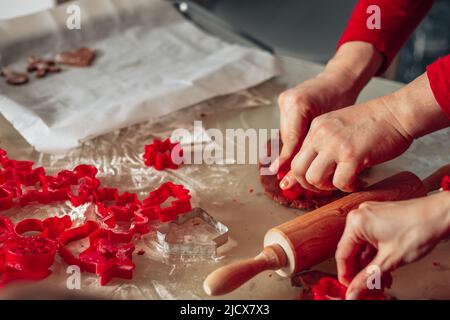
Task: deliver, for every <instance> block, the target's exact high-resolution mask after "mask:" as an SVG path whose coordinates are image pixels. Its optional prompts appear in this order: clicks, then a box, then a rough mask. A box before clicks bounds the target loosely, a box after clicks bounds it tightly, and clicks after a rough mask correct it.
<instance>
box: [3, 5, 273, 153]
mask: <svg viewBox="0 0 450 320" xmlns="http://www.w3.org/2000/svg"><path fill="white" fill-rule="evenodd" d="M77 3H79V5H80V8H81V14H82V15H81V17H82V24H81V30H68V29H67V28H66V27H65V19H66V18H67V16H68V15H67V14H66V12H65V11H64V10H63V9H64V7H63V8H59V9H54V10H50V11H47V12H44V13H40V14H36V15H34V16H31V17H26V18H19V19H15V20H13V21H9V22H3V23H1V24H0V52H2V61H1V64H2V66H12V67H13V68H15V69H17V70H24V68H25V63H26V59H27V57H28V56H29V55H31V54H39V55H44V56H46V57H52V56H53V55H54V54H56V53H58V52H59V51H61V50H69V49H74V48H77V47H79V46H89V47H91V48H93V49H95V50H96V51H97V52H98V53H99V54H98V57H97V59H96V60H95V62H94V65H93V66H92V67H90V68H64V71H63V72H61V73H59V74H51V75H49V76H47V77H46V78H44V79H34V76H32V81H31V82H30V83H29V84H27V85H24V86H20V87H12V86H9V85H7V84H6V83H5V82H4V81H0V112H1V113H2V114H3V115H4V116H5V118H7V119H8V120H9V121H10V122H11V123H12V124H13V125H14V127H15V128H16V129H17V130H18V131H19V132H20V133H21V134H22V135H23V136H24V138H25V139H26V140H27V141H28V142H29V143H30V144H31V145H33V146H34V147H35V148H36V149H37V150H38V151H42V152H48V153H65V152H67V151H68V150H69V149H71V148H74V147H76V146H78V145H79V144H80V142H81V141H84V140H87V139H90V138H93V137H96V136H99V135H101V134H104V133H107V132H111V131H113V130H114V129H118V128H123V127H126V126H129V125H132V124H135V123H138V122H142V121H145V120H147V119H149V118H155V117H158V116H162V115H164V114H168V113H170V112H173V111H175V110H178V109H181V108H184V107H187V106H189V105H193V104H195V103H198V102H200V101H204V100H206V99H209V98H212V97H215V96H219V95H224V94H228V93H232V92H236V91H239V90H242V89H245V88H248V87H251V86H254V85H256V84H258V83H260V82H262V81H264V80H267V79H269V78H271V77H273V76H274V75H275V74H276V66H275V60H274V58H273V57H272V56H271V55H270V54H268V53H266V52H264V51H260V50H257V49H253V48H246V47H242V46H238V45H232V44H228V43H225V42H224V41H222V40H219V39H218V38H215V37H212V36H210V35H208V34H206V33H205V32H203V31H201V30H200V29H198V28H197V27H196V26H194V25H193V24H192V23H190V22H188V21H186V20H185V19H184V18H183V17H182V16H181V15H179V14H178V12H177V11H176V10H175V9H174V8H173V7H172V6H171V4H170V3H168V2H164V1H161V0H134V1H129V2H128V1H127V5H125V4H124V3H123V1H122V3H120V2H119V1H117V0H116V1H114V0H101V1H95V3H96V6H95V8H97V9H98V8H102V9H103V11H102V12H100V13H98V14H97V13H96V12H95V10H93V9H91V7H92V6H91V5H90V4H89V3H88V1H80V2H77ZM20 21H22V22H24V25H21V27H20V28H23V29H24V30H23V31H22V32H21V33H22V34H23V37H22V38H20V37H19V39H18V38H17V37H15V38H13V37H11V35H10V34H9V33H10V32H17V30H16V28H15V27H17V26H18V25H19V24H20ZM26 26H28V28H29V29H30V30H28V31H29V34H27V33H26V31H27V30H26V29H27V27H26ZM31 29H35V30H34V31H32V30H31ZM2 39H3V40H2Z"/></svg>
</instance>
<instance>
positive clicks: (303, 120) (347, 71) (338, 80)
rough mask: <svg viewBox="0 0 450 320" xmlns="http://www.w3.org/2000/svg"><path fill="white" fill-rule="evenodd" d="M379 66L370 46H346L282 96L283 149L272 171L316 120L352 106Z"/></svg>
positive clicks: (296, 146) (295, 149) (290, 154)
mask: <svg viewBox="0 0 450 320" xmlns="http://www.w3.org/2000/svg"><path fill="white" fill-rule="evenodd" d="M381 62H382V56H381V54H380V53H378V52H377V51H376V49H375V48H373V47H372V45H370V44H368V43H362V42H349V43H346V44H344V45H343V46H341V47H340V49H339V50H338V52H337V53H336V56H335V57H334V58H333V59H331V60H330V62H329V63H328V64H327V66H326V68H325V70H324V71H323V72H322V73H320V74H319V75H318V76H316V77H315V78H313V79H310V80H308V81H306V82H303V83H301V84H299V85H298V86H296V87H295V88H292V89H289V90H287V91H285V92H283V93H282V94H281V95H280V97H279V99H278V105H279V108H280V133H281V140H282V141H283V148H282V150H281V153H280V157H279V158H278V160H277V161H275V162H274V163H273V164H272V165H271V167H270V168H271V171H272V172H274V173H275V172H277V171H278V168H279V167H280V166H282V165H283V164H284V163H286V162H287V161H288V160H290V159H291V157H292V156H293V155H294V154H295V153H296V152H297V151H298V150H299V149H300V146H301V144H302V143H303V139H304V138H305V136H306V133H307V131H308V128H309V125H310V123H311V121H312V120H313V119H314V118H315V117H317V116H319V115H321V114H324V113H327V112H329V111H332V110H337V109H339V108H342V107H346V106H349V105H352V104H353V103H354V102H355V100H356V98H357V96H358V94H359V92H360V91H361V90H362V88H363V87H364V85H365V84H366V83H367V82H368V81H369V79H370V78H371V77H372V76H373V75H374V73H375V72H376V71H377V69H378V68H379V66H380V65H381Z"/></svg>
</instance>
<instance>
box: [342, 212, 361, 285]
mask: <svg viewBox="0 0 450 320" xmlns="http://www.w3.org/2000/svg"><path fill="white" fill-rule="evenodd" d="M361 224H362V222H361V217H360V215H358V210H354V211H351V212H350V213H349V214H348V216H347V220H346V224H345V229H344V233H343V234H342V237H341V240H340V241H339V243H338V246H337V250H336V255H335V258H336V264H337V271H338V279H339V282H341V283H342V284H344V285H347V286H348V285H349V284H350V282H351V281H352V279H353V278H354V277H355V276H356V274H357V273H358V272H359V271H360V270H361V269H360V265H359V261H358V259H357V257H358V253H359V252H360V249H361V248H362V247H363V245H364V244H365V243H366V241H365V239H363V238H362V237H360V236H359V234H360V233H361V232H359V230H358V229H360V228H361V227H362V225H361Z"/></svg>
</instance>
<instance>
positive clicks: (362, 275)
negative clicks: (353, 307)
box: [346, 252, 390, 300]
mask: <svg viewBox="0 0 450 320" xmlns="http://www.w3.org/2000/svg"><path fill="white" fill-rule="evenodd" d="M389 270H390V268H389V263H388V262H387V258H386V256H385V255H382V254H380V252H378V254H377V255H376V256H375V258H374V259H373V260H372V262H370V263H369V264H368V265H367V266H366V267H365V268H364V269H362V270H361V271H360V272H359V273H358V274H357V275H356V276H355V277H354V278H353V280H352V281H351V283H350V285H349V286H348V288H347V293H346V299H347V300H356V299H358V298H360V297H361V296H362V294H363V293H364V292H367V291H368V290H374V289H381V288H383V287H385V286H384V285H383V284H382V283H381V282H382V281H383V279H387V278H389V277H388V275H389ZM387 286H389V284H387Z"/></svg>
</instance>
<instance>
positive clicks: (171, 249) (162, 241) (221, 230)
mask: <svg viewBox="0 0 450 320" xmlns="http://www.w3.org/2000/svg"><path fill="white" fill-rule="evenodd" d="M195 218H200V219H201V220H203V221H204V222H205V223H206V224H208V225H209V226H211V227H213V228H214V231H215V232H216V233H217V234H218V235H217V236H216V237H214V238H213V239H211V243H208V244H199V243H177V242H172V241H170V239H168V237H167V236H168V235H169V233H170V231H171V224H177V225H179V226H181V225H183V224H184V223H186V222H187V221H189V220H192V219H195ZM156 236H157V241H158V244H159V245H160V248H161V250H162V251H163V252H165V253H167V254H175V255H192V256H216V255H217V249H218V248H219V247H220V246H222V245H224V244H225V243H226V242H227V241H228V227H227V226H226V225H224V224H223V223H222V222H220V221H218V220H216V219H215V218H214V217H212V216H211V215H209V214H208V213H207V212H206V211H205V210H203V209H202V208H194V209H192V211H190V212H187V213H185V214H183V215H179V216H177V218H176V219H175V220H174V221H171V222H168V223H164V224H162V225H161V226H160V227H159V228H158V229H157V231H156Z"/></svg>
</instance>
